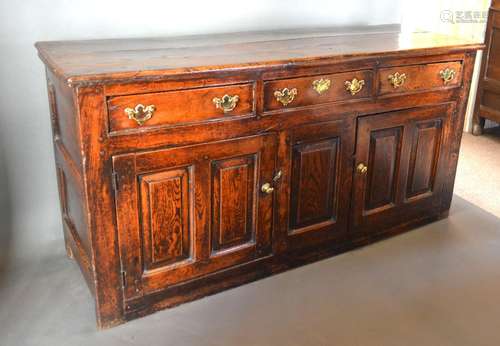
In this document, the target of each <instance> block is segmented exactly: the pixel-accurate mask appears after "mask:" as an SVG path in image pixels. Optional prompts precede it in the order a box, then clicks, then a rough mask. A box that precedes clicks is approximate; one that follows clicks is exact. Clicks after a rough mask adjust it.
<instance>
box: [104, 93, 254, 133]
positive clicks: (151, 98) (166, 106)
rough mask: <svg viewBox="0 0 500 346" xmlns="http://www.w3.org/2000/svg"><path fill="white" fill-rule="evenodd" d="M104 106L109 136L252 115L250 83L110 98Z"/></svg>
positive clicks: (252, 97) (252, 95)
mask: <svg viewBox="0 0 500 346" xmlns="http://www.w3.org/2000/svg"><path fill="white" fill-rule="evenodd" d="M225 95H227V96H225ZM107 103H108V114H109V131H110V132H117V131H122V130H129V129H143V128H151V127H159V126H162V127H164V126H167V127H168V126H179V125H189V124H196V123H203V122H209V121H214V120H222V119H231V118H237V117H243V116H251V115H253V114H255V112H254V110H255V106H254V84H253V83H248V84H239V85H230V86H221V87H212V88H200V89H187V90H175V91H167V92H161V93H150V94H140V95H128V96H117V97H111V98H109V99H108V102H107Z"/></svg>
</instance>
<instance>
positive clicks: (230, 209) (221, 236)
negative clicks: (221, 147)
mask: <svg viewBox="0 0 500 346" xmlns="http://www.w3.org/2000/svg"><path fill="white" fill-rule="evenodd" d="M256 161H257V156H256V155H254V154H253V155H249V156H244V157H237V158H231V159H225V160H218V161H215V162H213V163H212V184H213V189H212V201H213V202H212V210H213V216H212V252H213V253H217V252H219V251H223V250H224V249H228V248H231V247H234V246H241V245H244V244H246V243H251V242H253V239H254V236H255V227H256V225H255V221H256V220H255V214H256V212H257V210H256V204H255V201H256V200H257V189H256V180H257V177H258V172H257V169H256V168H257V166H256V164H257V162H256Z"/></svg>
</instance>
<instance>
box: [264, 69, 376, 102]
mask: <svg viewBox="0 0 500 346" xmlns="http://www.w3.org/2000/svg"><path fill="white" fill-rule="evenodd" d="M372 80H373V73H372V72H371V71H369V70H366V71H353V72H345V73H336V74H330V75H318V76H311V77H301V78H293V79H281V80H275V81H267V82H265V83H264V109H265V110H267V111H270V110H279V109H286V108H294V107H304V106H310V105H315V104H322V103H328V102H335V101H342V100H351V99H359V98H365V97H370V96H371V95H372Z"/></svg>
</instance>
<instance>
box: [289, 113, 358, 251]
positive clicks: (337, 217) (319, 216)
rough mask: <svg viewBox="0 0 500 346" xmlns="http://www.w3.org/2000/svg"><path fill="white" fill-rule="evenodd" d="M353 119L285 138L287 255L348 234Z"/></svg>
mask: <svg viewBox="0 0 500 346" xmlns="http://www.w3.org/2000/svg"><path fill="white" fill-rule="evenodd" d="M353 119H354V118H353V117H350V116H346V117H345V118H344V119H342V120H335V121H329V122H322V123H315V124H310V125H306V126H301V127H298V128H294V129H291V130H289V131H287V132H285V134H284V135H285V136H286V138H287V142H288V146H287V150H286V151H287V152H288V157H289V160H287V161H285V162H286V163H287V164H286V165H284V168H283V169H284V171H285V172H289V173H288V174H285V176H287V177H289V179H285V181H284V186H285V187H288V189H286V192H288V194H287V193H284V194H282V195H281V196H282V197H283V199H282V203H283V204H284V205H287V206H288V208H287V209H286V213H285V214H284V216H283V218H282V227H281V229H284V230H286V232H285V233H286V234H284V237H285V240H284V243H285V247H286V248H287V249H288V250H293V249H297V248H304V247H307V246H311V245H315V244H318V243H325V242H326V241H328V240H332V239H334V238H338V237H341V236H343V235H344V234H345V231H346V230H347V218H348V210H349V195H350V187H351V184H350V182H351V176H352V174H351V172H352V152H353V136H354V127H353V123H354V120H353Z"/></svg>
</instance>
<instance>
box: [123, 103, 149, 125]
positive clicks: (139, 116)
mask: <svg viewBox="0 0 500 346" xmlns="http://www.w3.org/2000/svg"><path fill="white" fill-rule="evenodd" d="M155 110H156V107H155V106H154V105H149V106H147V107H145V106H144V105H142V104H140V103H139V104H138V105H137V106H135V108H134V109H132V108H125V114H127V116H128V118H129V119H130V120H135V121H136V122H137V124H139V126H142V125H143V124H144V123H145V122H146V121H148V120H149V119H151V118H152V117H153V114H154V112H155Z"/></svg>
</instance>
